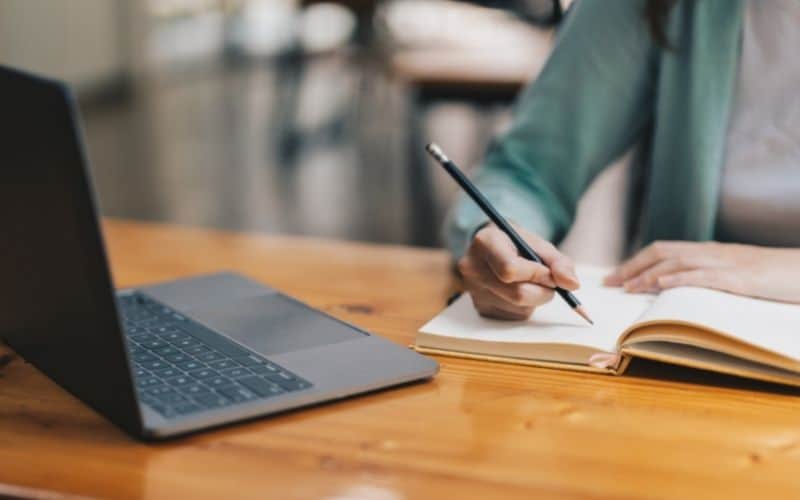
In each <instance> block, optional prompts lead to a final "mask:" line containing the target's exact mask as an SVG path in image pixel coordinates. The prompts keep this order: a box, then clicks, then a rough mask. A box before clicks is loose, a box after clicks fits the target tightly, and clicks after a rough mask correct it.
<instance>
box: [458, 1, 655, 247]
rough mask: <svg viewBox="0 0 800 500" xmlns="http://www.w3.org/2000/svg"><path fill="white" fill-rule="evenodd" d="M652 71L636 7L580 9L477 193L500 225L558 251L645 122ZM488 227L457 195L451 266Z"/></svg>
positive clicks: (640, 7)
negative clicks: (585, 199) (598, 182)
mask: <svg viewBox="0 0 800 500" xmlns="http://www.w3.org/2000/svg"><path fill="white" fill-rule="evenodd" d="M656 64H657V57H656V47H655V45H654V44H653V42H652V41H651V38H650V35H649V33H648V30H647V25H646V23H645V20H644V1H643V0H578V1H577V3H576V4H575V5H573V7H572V8H571V9H570V12H569V13H568V15H567V16H566V18H565V19H564V21H563V23H562V26H561V28H560V29H559V32H558V35H557V39H556V42H555V46H554V49H553V52H552V54H551V55H550V58H549V59H548V61H547V63H546V64H545V66H544V68H543V69H542V71H541V73H540V75H539V77H538V78H537V79H536V80H535V81H534V82H532V83H531V84H530V85H529V86H528V87H527V88H526V89H525V90H524V91H523V92H522V94H521V95H520V97H519V99H518V101H517V103H516V105H515V110H514V119H513V122H512V125H511V128H510V129H509V130H508V132H506V133H505V134H503V135H502V136H501V137H499V138H498V139H496V140H495V141H493V143H492V144H491V145H490V147H489V150H488V152H487V155H486V158H485V160H484V163H483V165H482V166H481V167H480V168H479V170H478V171H477V173H476V175H475V177H474V180H475V182H476V184H477V186H478V188H479V189H481V191H482V192H483V193H484V194H485V195H486V196H487V197H488V198H489V200H490V201H491V202H492V203H493V204H494V205H495V207H496V208H497V209H498V210H499V211H500V213H502V214H503V215H504V216H505V217H506V218H507V219H509V220H513V221H514V222H515V223H516V224H519V225H521V226H522V227H525V228H526V229H528V230H531V231H533V232H536V233H537V234H539V235H540V236H542V237H544V238H547V239H549V240H551V241H554V242H556V243H557V242H559V241H560V240H561V239H562V238H563V236H564V235H565V234H566V232H567V231H568V229H569V227H570V226H571V224H572V221H573V219H574V216H575V210H576V208H577V204H578V201H579V199H580V197H581V195H582V194H583V192H584V191H585V189H586V188H587V187H588V186H589V184H590V183H591V181H592V180H593V179H594V178H595V176H596V175H597V174H599V173H600V172H601V171H602V170H603V169H604V168H605V167H606V166H608V165H609V164H610V163H612V162H613V161H614V160H615V159H617V158H618V157H619V156H621V155H622V154H624V153H625V152H626V151H627V150H628V149H629V148H630V147H631V146H633V144H634V143H635V142H636V140H637V139H638V136H639V135H640V134H641V132H642V131H643V130H644V129H645V127H646V125H647V124H648V122H649V121H650V120H651V118H652V110H653V99H654V88H655V80H656V72H657V69H656ZM486 221H487V218H486V216H485V215H484V214H483V213H482V212H481V211H480V209H479V208H478V207H477V206H476V205H475V204H474V203H473V202H472V201H471V200H469V199H468V198H467V197H466V196H465V195H464V194H463V193H461V194H460V196H459V197H458V199H457V201H456V203H455V205H454V206H453V207H452V208H451V210H450V212H449V214H448V216H447V220H446V222H445V240H446V242H447V245H448V247H449V248H450V250H451V252H452V254H453V256H454V257H455V258H456V259H457V258H459V257H460V256H461V255H463V253H464V251H465V250H466V247H467V246H468V244H469V241H470V240H471V238H472V236H473V234H474V232H475V230H476V229H477V228H479V227H480V226H482V225H483V224H485V223H486Z"/></svg>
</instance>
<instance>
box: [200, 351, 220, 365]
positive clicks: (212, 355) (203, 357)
mask: <svg viewBox="0 0 800 500" xmlns="http://www.w3.org/2000/svg"><path fill="white" fill-rule="evenodd" d="M195 357H196V358H197V359H198V360H200V361H203V362H205V363H208V362H210V361H217V360H220V359H223V356H222V354H219V353H216V352H213V351H211V352H204V353H200V354H197V355H195Z"/></svg>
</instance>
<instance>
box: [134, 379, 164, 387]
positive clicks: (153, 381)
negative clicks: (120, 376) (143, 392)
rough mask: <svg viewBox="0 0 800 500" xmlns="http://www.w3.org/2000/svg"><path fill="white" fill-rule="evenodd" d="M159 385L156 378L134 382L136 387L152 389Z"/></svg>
mask: <svg viewBox="0 0 800 500" xmlns="http://www.w3.org/2000/svg"><path fill="white" fill-rule="evenodd" d="M160 383H161V381H160V380H158V379H157V378H156V377H142V378H139V379H137V380H136V387H142V388H145V387H152V386H154V385H159V384H160Z"/></svg>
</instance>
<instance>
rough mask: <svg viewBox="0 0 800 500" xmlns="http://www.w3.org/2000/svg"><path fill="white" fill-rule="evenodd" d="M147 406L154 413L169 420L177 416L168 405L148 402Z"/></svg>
mask: <svg viewBox="0 0 800 500" xmlns="http://www.w3.org/2000/svg"><path fill="white" fill-rule="evenodd" d="M147 406H149V407H150V408H152V409H154V410H155V411H156V412H158V413H160V414H161V416H163V417H166V418H171V417H174V416H175V415H177V413H175V410H173V409H172V408H170V407H169V406H168V405H166V404H164V403H161V402H158V401H148V402H147Z"/></svg>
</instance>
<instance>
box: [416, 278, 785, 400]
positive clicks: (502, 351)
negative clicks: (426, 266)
mask: <svg viewBox="0 0 800 500" xmlns="http://www.w3.org/2000/svg"><path fill="white" fill-rule="evenodd" d="M609 272H610V269H605V268H598V267H590V266H580V267H579V268H578V277H579V278H580V281H581V288H580V290H578V292H577V293H576V295H577V296H578V297H579V298H580V300H581V302H583V304H584V306H585V307H586V308H587V310H588V311H589V313H590V314H591V316H592V318H593V319H594V322H595V324H594V326H590V325H588V324H587V323H586V322H584V321H583V319H581V318H580V317H579V316H578V315H577V314H575V313H574V312H573V311H572V310H571V309H570V308H569V307H568V306H567V305H566V304H565V303H564V302H563V301H561V300H558V298H557V297H556V299H555V300H553V301H551V302H550V303H548V304H546V305H545V306H542V307H540V308H539V309H537V310H536V312H535V313H534V315H533V316H532V317H531V318H530V319H529V320H527V321H500V320H491V319H486V318H483V317H481V316H479V315H478V313H477V312H476V311H475V309H474V307H473V305H472V302H471V298H470V297H469V295H468V294H463V295H462V296H461V297H460V298H459V299H458V300H456V301H455V302H454V303H453V304H452V305H450V306H449V307H448V308H447V309H445V310H444V311H443V312H442V313H440V314H439V315H438V316H436V317H435V318H433V319H432V320H431V321H429V322H428V323H427V324H425V325H424V326H423V327H422V328H421V329H420V331H419V333H418V334H417V338H416V343H415V348H416V349H417V350H418V351H421V352H426V353H430V354H444V355H453V356H460V357H468V358H477V359H486V360H493V361H504V362H509V363H520V364H530V365H537V366H547V367H554V368H564V369H572V370H583V371H591V372H598V373H610V374H616V375H621V374H623V373H624V372H625V369H626V368H627V366H628V364H629V362H630V360H631V359H632V358H634V357H639V358H647V359H652V360H656V361H662V362H666V363H672V364H676V365H683V366H688V367H692V368H700V369H705V370H710V371H715V372H720V373H726V374H730V375H736V376H740V377H747V378H752V379H758V380H764V381H769V382H776V383H781V384H789V385H793V386H800V306H798V305H792V304H784V303H779V302H771V301H766V300H758V299H753V298H748V297H742V296H738V295H733V294H729V293H724V292H719V291H715V290H709V289H704V288H690V287H683V288H674V289H670V290H666V291H663V292H661V293H660V294H658V295H653V294H628V293H625V292H624V291H622V290H621V289H620V288H610V287H604V286H603V285H602V279H603V277H605V276H606V275H607V274H608V273H609Z"/></svg>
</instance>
